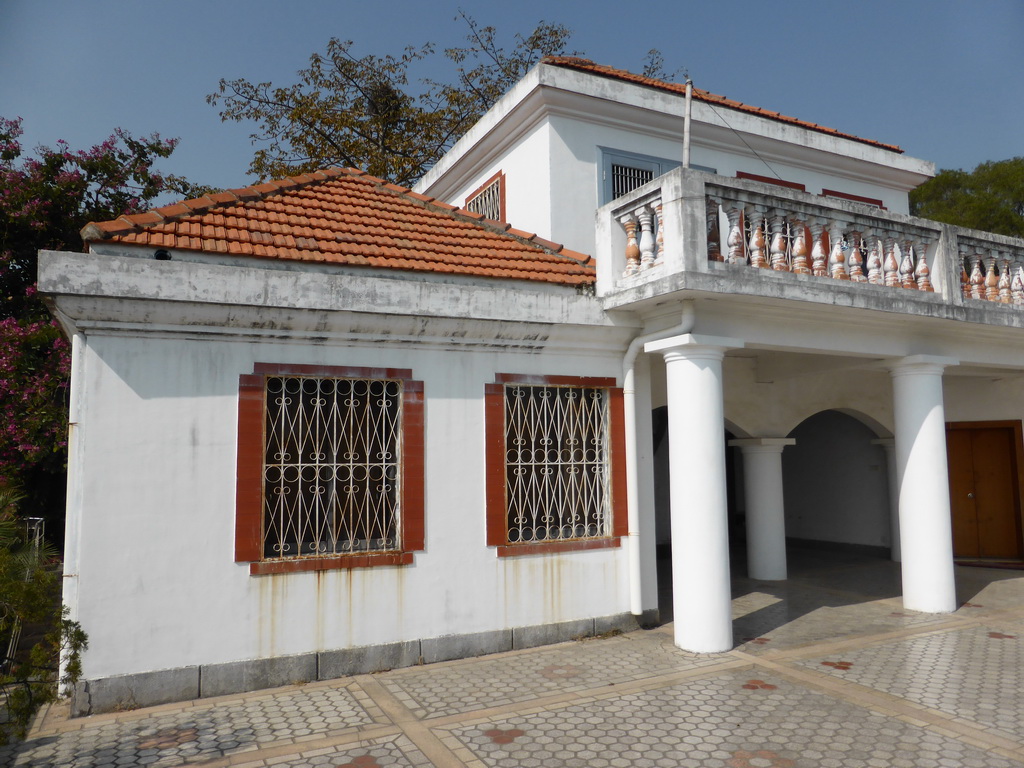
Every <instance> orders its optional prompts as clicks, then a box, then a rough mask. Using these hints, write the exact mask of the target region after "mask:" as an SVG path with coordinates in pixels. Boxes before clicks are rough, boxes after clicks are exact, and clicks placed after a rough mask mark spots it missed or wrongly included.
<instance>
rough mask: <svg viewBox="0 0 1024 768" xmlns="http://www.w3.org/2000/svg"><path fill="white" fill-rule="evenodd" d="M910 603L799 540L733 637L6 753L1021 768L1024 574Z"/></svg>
mask: <svg viewBox="0 0 1024 768" xmlns="http://www.w3.org/2000/svg"><path fill="white" fill-rule="evenodd" d="M957 581H958V589H959V595H960V598H961V600H962V601H963V602H964V605H963V606H962V607H961V608H960V609H959V610H958V611H957V612H956V613H955V614H950V615H927V614H918V613H913V612H911V611H905V610H903V609H902V607H901V604H900V600H899V597H898V589H899V587H898V567H895V566H893V565H892V564H891V563H888V562H886V561H884V560H870V559H865V558H853V557H831V556H830V557H820V556H811V557H806V558H795V559H794V560H793V561H792V568H791V574H790V579H789V581H787V582H783V583H773V582H756V581H750V580H747V579H743V578H737V579H735V580H734V583H733V595H734V601H733V607H734V631H735V636H736V642H737V646H736V648H735V649H734V650H733V651H731V652H728V653H721V654H700V655H698V654H691V653H685V652H683V651H680V650H678V649H677V648H675V647H674V646H673V645H672V627H671V625H666V626H663V627H660V628H658V629H655V630H648V631H638V632H632V633H629V634H627V635H621V636H619V637H611V638H605V639H597V640H588V641H583V642H576V643H566V644H562V645H558V646H549V647H546V648H537V649H532V650H528V651H514V652H511V653H504V654H497V655H494V656H488V657H483V658H476V659H466V660H462V661H453V662H446V663H443V664H434V665H429V666H424V667H413V668H410V669H401V670H395V671H392V672H386V673H381V674H376V675H361V676H357V677H353V678H346V679H342V680H336V681H329V682H320V683H311V684H307V685H304V686H290V687H286V688H278V689H274V690H270V691H257V692H253V693H250V694H242V695H237V696H230V697H223V698H220V699H202V700H197V701H192V702H184V703H181V704H171V705H165V706H162V707H153V708H149V709H139V710H135V711H131V712H120V713H111V714H108V715H96V716H93V717H88V718H79V719H74V720H69V719H67V717H66V710H65V709H62V708H61V707H59V706H55V707H52V708H50V709H49V710H48V711H47V712H45V713H44V714H43V715H42V716H40V718H39V719H38V720H37V722H36V724H35V726H34V727H33V730H32V732H31V733H30V735H29V738H28V739H27V740H26V741H25V742H24V743H22V744H18V745H13V746H9V747H3V748H0V766H8V765H10V766H18V767H19V768H20V767H21V766H26V767H27V766H32V767H33V768H58V766H59V767H61V768H63V767H64V766H70V767H71V768H101V767H107V766H109V767H111V768H134V767H135V766H139V767H142V766H156V767H157V768H164V767H165V766H177V765H202V766H211V767H219V766H241V767H242V768H256V766H261V767H264V768H269V766H277V767H278V768H384V767H385V766H431V765H433V766H443V767H445V768H447V767H451V768H454V767H455V766H472V767H473V768H485V767H487V766H495V767H500V768H541V767H543V768H551V767H553V766H580V767H583V768H632V766H641V767H642V766H655V767H658V768H660V767H661V766H664V767H665V768H684V767H686V766H720V767H721V768H812V767H813V768H845V767H847V766H857V767H858V768H889V767H890V766H892V767H894V768H918V767H921V768H1003V767H1005V768H1011V767H1016V768H1024V572H1022V571H1000V570H992V569H981V568H958V569H957Z"/></svg>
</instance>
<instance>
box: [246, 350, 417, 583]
mask: <svg viewBox="0 0 1024 768" xmlns="http://www.w3.org/2000/svg"><path fill="white" fill-rule="evenodd" d="M422 391H423V390H422V383H421V382H417V381H412V379H411V372H410V371H407V370H397V369H365V368H340V367H320V366H275V365H265V364H257V365H256V366H255V372H254V373H253V374H252V375H247V376H242V377H241V383H240V392H239V395H240V396H239V448H238V502H237V511H236V515H237V517H238V520H237V523H238V525H237V536H238V538H237V540H236V558H235V559H236V560H239V561H249V562H252V566H251V569H250V570H251V571H252V572H253V573H267V572H277V571H291V570H319V569H323V568H339V567H340V568H344V567H358V566H364V565H375V564H392V565H395V564H405V563H408V562H411V561H412V555H411V552H412V551H413V550H417V549H422V548H423V501H422V497H423V491H422V489H423V476H422V475H423V470H422V467H423V435H422V423H423V416H422V407H423V403H422Z"/></svg>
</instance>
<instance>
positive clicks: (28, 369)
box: [0, 118, 207, 540]
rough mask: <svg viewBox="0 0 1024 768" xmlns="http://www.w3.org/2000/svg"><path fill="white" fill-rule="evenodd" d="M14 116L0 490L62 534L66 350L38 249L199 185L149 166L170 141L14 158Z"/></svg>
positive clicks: (2, 309) (7, 165)
mask: <svg viewBox="0 0 1024 768" xmlns="http://www.w3.org/2000/svg"><path fill="white" fill-rule="evenodd" d="M21 132H22V130H21V120H20V119H15V120H8V119H5V118H0V488H4V487H7V488H11V487H19V488H21V489H22V490H23V491H24V493H25V500H24V502H23V504H22V509H23V510H24V511H25V512H26V513H27V514H30V515H32V516H36V517H43V518H45V519H46V521H47V523H48V526H47V528H48V531H49V533H50V534H51V536H54V537H55V538H57V539H58V540H59V539H60V538H61V537H62V534H63V497H64V484H65V482H64V465H65V461H66V459H65V452H66V448H65V436H66V432H67V407H66V399H67V388H68V379H67V377H68V367H69V359H70V355H69V350H68V343H67V341H66V340H65V339H64V337H63V335H62V333H61V331H60V329H59V327H58V326H57V324H56V323H55V322H54V321H53V320H52V319H51V318H50V315H49V313H48V312H47V310H46V308H45V306H44V305H43V303H42V302H41V301H40V300H39V298H38V296H36V289H35V280H36V254H37V252H38V251H39V249H43V248H48V249H55V250H61V249H63V250H81V248H82V240H81V238H80V237H79V231H80V230H81V228H82V227H83V226H85V224H86V223H88V222H89V221H96V220H106V219H113V218H116V217H117V216H120V215H121V214H124V213H137V212H140V211H143V210H145V209H146V208H147V207H148V206H149V204H150V203H152V201H153V200H154V198H156V197H157V196H158V195H160V194H163V193H166V192H171V193H174V194H177V195H182V196H185V197H195V196H198V195H200V194H203V193H204V192H205V191H207V190H206V189H205V188H202V187H197V186H194V185H192V184H190V183H189V182H187V181H186V180H184V179H181V178H178V177H175V176H166V175H162V174H160V173H159V172H157V171H156V170H155V169H154V168H153V165H154V163H155V161H156V160H158V159H163V158H167V157H169V156H170V154H171V153H172V152H173V151H174V147H175V145H176V144H177V141H176V140H174V139H171V140H165V139H161V138H160V136H159V135H157V134H154V135H152V136H148V137H144V138H135V137H133V136H131V135H130V134H129V133H127V132H125V131H121V130H118V131H115V132H114V134H113V135H112V136H110V138H108V139H107V140H106V141H104V142H103V143H101V144H98V145H96V146H94V147H92V148H90V149H87V150H81V151H72V150H71V149H69V148H68V146H67V145H66V144H65V143H63V142H60V143H58V144H57V146H56V147H55V148H53V149H51V148H48V147H39V148H37V150H36V152H35V155H34V156H31V157H25V158H23V157H22V147H21V144H20V142H19V141H18V139H19V137H20V136H21Z"/></svg>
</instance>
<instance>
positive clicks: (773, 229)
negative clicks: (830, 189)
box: [596, 169, 1024, 327]
mask: <svg viewBox="0 0 1024 768" xmlns="http://www.w3.org/2000/svg"><path fill="white" fill-rule="evenodd" d="M597 227H598V233H597V234H598V239H597V242H598V250H597V254H596V256H597V264H598V281H597V293H598V295H599V296H600V297H602V299H603V301H604V303H605V306H606V307H607V308H609V309H617V308H621V309H642V308H643V306H644V305H646V304H649V303H650V302H652V301H663V300H664V298H665V297H667V296H668V295H670V294H676V293H681V295H685V296H701V295H703V296H708V295H713V294H729V295H733V296H749V297H756V298H760V299H768V300H779V301H795V302H804V303H808V302H809V303H811V304H827V305H837V306H845V307H852V308H863V309H868V310H878V311H883V312H893V313H902V314H907V315H916V316H926V317H940V318H946V319H955V320H963V321H968V322H980V323H987V324H994V325H1002V326H1009V327H1024V241H1021V240H1017V239H1015V238H1010V237H1004V236H1001V235H994V234H990V233H987V232H979V231H976V230H968V229H963V228H961V227H954V226H950V225H946V224H940V223H938V222H934V221H930V220H927V219H919V218H915V217H912V216H906V215H902V214H896V213H891V212H888V211H886V210H883V209H879V208H876V207H873V206H869V205H864V204H860V203H854V202H847V201H845V200H840V199H836V198H825V197H821V196H818V195H811V194H807V193H805V192H799V191H795V190H790V189H786V188H782V187H775V186H772V185H768V184H763V183H759V182H754V181H746V180H740V179H732V178H726V177H723V176H717V175H713V174H708V173H703V172H701V171H693V170H684V169H676V170H674V171H672V172H670V173H667V174H665V175H664V176H661V177H659V178H657V179H655V180H653V181H651V182H650V183H648V184H646V185H644V186H642V187H640V188H638V189H636V190H634V191H633V192H632V193H630V194H629V195H627V196H625V197H622V198H619V199H618V200H616V201H614V202H613V203H610V204H609V205H606V206H604V207H603V208H601V209H600V210H599V211H598V223H597ZM805 306H806V304H805Z"/></svg>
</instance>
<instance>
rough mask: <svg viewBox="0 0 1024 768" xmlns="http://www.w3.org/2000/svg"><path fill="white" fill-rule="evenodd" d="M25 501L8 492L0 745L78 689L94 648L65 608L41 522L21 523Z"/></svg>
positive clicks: (0, 559) (0, 591) (0, 548)
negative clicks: (84, 659) (84, 658)
mask: <svg viewBox="0 0 1024 768" xmlns="http://www.w3.org/2000/svg"><path fill="white" fill-rule="evenodd" d="M22 498H23V496H22V495H21V494H20V493H18V492H17V491H15V490H13V489H11V488H0V654H2V655H0V745H2V744H6V743H8V742H9V741H10V740H11V739H15V738H23V737H24V735H25V733H26V731H27V730H28V726H29V724H30V723H31V721H32V717H33V716H34V715H35V713H36V712H37V711H38V710H39V708H40V707H42V706H43V705H44V704H47V703H49V702H51V701H53V700H54V699H56V697H57V695H58V693H64V692H67V691H69V690H70V688H71V687H72V686H73V685H74V684H75V682H76V681H77V680H78V678H79V677H80V676H81V672H82V666H81V652H82V651H83V650H85V648H86V647H87V646H88V638H87V637H86V634H85V632H83V631H82V628H81V626H79V624H78V622H76V621H72V620H71V619H70V618H68V609H67V608H61V609H58V608H57V595H58V592H57V590H58V588H59V581H60V570H59V562H58V560H57V558H56V554H55V551H54V550H53V549H52V548H51V547H49V546H48V545H47V544H46V543H45V542H44V541H43V540H42V532H41V529H40V528H39V526H38V522H35V523H34V521H33V520H31V519H30V520H23V519H19V517H18V516H17V514H16V512H17V505H18V502H20V501H21V500H22ZM36 636H38V637H39V639H38V640H36V641H35V642H33V641H32V640H33V638H34V637H36ZM62 661H63V665H62V664H61V662H62Z"/></svg>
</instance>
